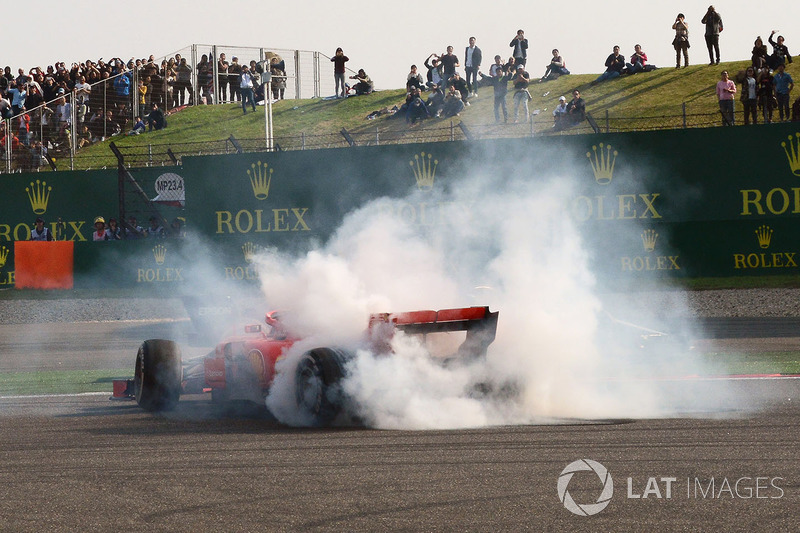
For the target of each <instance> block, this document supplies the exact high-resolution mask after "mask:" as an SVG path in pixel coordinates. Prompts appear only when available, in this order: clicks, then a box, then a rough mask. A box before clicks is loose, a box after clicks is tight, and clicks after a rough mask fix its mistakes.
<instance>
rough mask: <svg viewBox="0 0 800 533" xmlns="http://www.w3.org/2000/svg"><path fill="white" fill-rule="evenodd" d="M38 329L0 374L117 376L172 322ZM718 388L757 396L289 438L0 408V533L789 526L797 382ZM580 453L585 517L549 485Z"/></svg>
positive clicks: (795, 483)
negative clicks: (649, 411)
mask: <svg viewBox="0 0 800 533" xmlns="http://www.w3.org/2000/svg"><path fill="white" fill-rule="evenodd" d="M44 327H47V328H49V329H48V333H49V335H47V336H46V337H45V336H42V337H40V338H38V339H37V338H31V335H30V333H31V329H30V328H29V327H27V326H0V349H2V352H0V353H2V354H3V357H2V360H1V361H0V371H15V370H26V369H30V368H32V367H34V366H35V367H36V368H68V369H79V368H84V367H100V368H122V367H127V366H129V365H130V364H131V362H132V357H133V353H134V352H135V349H136V346H138V343H139V342H140V340H141V339H143V338H147V337H151V336H161V334H164V336H166V334H168V333H169V332H170V330H172V329H174V328H180V327H182V324H181V323H163V322H157V323H156V322H141V323H125V324H119V325H116V326H110V325H108V324H102V323H96V324H90V323H83V324H79V325H74V324H73V325H70V324H66V325H65V324H50V325H45V326H44ZM53 338H56V339H57V340H55V341H53V340H47V339H53ZM109 341H111V342H109ZM726 342H727V341H726ZM730 342H734V343H737V342H740V341H738V340H733V341H730ZM764 342H770V341H769V340H766V341H764ZM772 342H775V343H777V345H779V346H781V347H783V348H785V349H790V348H791V349H797V347H798V346H800V339H798V338H788V337H787V338H781V339H778V340H774V339H773V340H772ZM109 346H113V348H109ZM741 346H742V347H743V348H742V349H747V347H746V345H745V344H742V345H741ZM720 383H721V382H718V381H713V380H708V381H688V382H676V383H675V384H674V387H675V389H674V394H675V395H676V396H678V397H682V396H687V397H688V396H691V395H692V393H693V392H696V391H697V390H702V391H703V392H705V393H710V394H711V395H713V394H714V390H715V387H719V386H721V385H720ZM726 386H728V387H732V388H733V389H734V391H735V393H736V394H737V395H741V396H742V397H746V398H753V399H755V398H758V401H757V402H755V403H752V404H751V405H748V406H747V407H746V408H736V409H731V410H728V411H726V410H722V411H721V412H720V411H714V412H710V411H709V412H704V411H702V410H696V409H695V410H691V411H687V412H685V413H680V414H678V415H675V416H674V417H671V418H666V419H652V420H601V421H582V420H563V421H551V422H552V423H548V424H542V425H530V426H513V427H493V428H482V429H473V430H459V431H424V432H423V431H416V432H413V431H379V430H371V429H360V428H336V429H293V428H287V427H285V426H282V425H280V424H279V423H277V422H276V421H274V420H273V419H272V418H270V417H269V415H268V414H266V413H264V412H262V411H259V410H254V411H251V412H248V413H238V414H231V413H228V412H223V411H221V410H220V409H219V408H216V407H214V406H211V405H210V403H209V402H208V401H207V400H206V399H205V398H203V397H202V396H199V397H193V398H192V399H190V400H189V401H185V402H183V401H182V402H181V404H180V405H179V408H178V409H177V410H176V411H174V412H172V413H169V414H168V415H164V416H153V415H150V414H146V413H144V412H142V411H141V410H139V409H138V408H137V407H136V406H135V404H132V403H118V402H109V401H108V396H107V395H105V394H101V395H82V396H47V397H35V398H32V397H8V396H6V397H3V398H0V531H51V530H61V531H115V530H147V531H288V530H319V531H666V530H669V531H754V530H758V531H798V530H800V517H799V516H798V509H800V466H799V465H798V458H800V453H799V452H800V446H799V445H798V440H800V406H798V404H800V380H798V379H791V378H782V379H740V380H736V381H733V382H728V383H727V384H726ZM584 458H585V459H592V460H594V461H598V462H599V463H602V465H604V466H605V467H606V468H607V469H608V472H609V473H610V474H611V477H612V479H613V487H614V491H613V497H612V498H611V500H610V503H609V504H608V506H607V507H606V508H605V509H604V510H602V511H601V512H600V513H598V514H596V515H594V516H588V517H587V516H577V515H575V514H572V513H571V512H569V511H568V510H567V509H566V508H565V507H564V505H562V503H561V502H560V500H559V495H558V491H557V482H558V479H559V474H560V473H561V472H562V470H564V469H565V467H566V466H567V465H568V464H570V463H572V462H573V461H576V460H578V459H584ZM628 478H630V482H628ZM650 478H655V479H654V481H652V482H651V481H650ZM662 478H675V480H674V481H671V482H670V481H664V480H662ZM712 478H713V479H714V488H713V489H711V490H709V488H708V487H709V485H710V483H711V479H712ZM737 481H738V482H739V484H738V486H737V485H736V482H737ZM648 483H650V485H649V486H648ZM629 484H630V485H629ZM667 484H670V489H671V494H670V497H669V498H667V497H666V486H667ZM726 487H727V489H726ZM648 488H649V493H648V498H642V497H641V496H642V495H643V494H644V493H645V492H647V489H648ZM568 489H569V493H570V496H571V497H572V498H573V499H574V500H575V501H576V502H578V503H580V504H586V503H594V502H595V501H596V499H597V497H598V496H599V494H600V490H601V482H600V481H599V479H598V478H597V476H595V475H594V474H593V473H591V472H579V473H577V474H575V476H574V477H573V479H572V480H571V481H570V483H569V486H568ZM656 491H657V492H656ZM629 494H630V495H631V496H640V497H639V498H636V497H629ZM657 496H661V497H660V498H659V497H657ZM748 496H749V497H748Z"/></svg>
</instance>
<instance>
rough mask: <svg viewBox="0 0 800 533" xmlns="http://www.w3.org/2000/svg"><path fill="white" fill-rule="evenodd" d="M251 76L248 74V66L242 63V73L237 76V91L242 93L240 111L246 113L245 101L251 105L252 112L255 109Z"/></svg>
mask: <svg viewBox="0 0 800 533" xmlns="http://www.w3.org/2000/svg"><path fill="white" fill-rule="evenodd" d="M253 85H254V81H253V76H252V75H251V74H250V67H248V66H247V65H242V74H241V76H239V92H240V93H241V95H242V113H243V114H245V115H246V114H247V101H248V100H249V101H250V105H251V106H252V107H253V112H254V113H255V111H256V101H255V96H254V94H253Z"/></svg>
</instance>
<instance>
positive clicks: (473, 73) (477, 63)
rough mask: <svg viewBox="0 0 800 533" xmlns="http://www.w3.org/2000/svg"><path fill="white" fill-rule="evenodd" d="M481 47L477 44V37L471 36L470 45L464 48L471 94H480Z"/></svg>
mask: <svg viewBox="0 0 800 533" xmlns="http://www.w3.org/2000/svg"><path fill="white" fill-rule="evenodd" d="M481 59H483V57H482V54H481V49H480V48H478V47H477V46H475V37H470V38H469V46H467V48H466V49H465V50H464V71H465V72H466V74H467V91H469V94H470V96H478V70H480V68H481Z"/></svg>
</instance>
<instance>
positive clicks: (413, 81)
mask: <svg viewBox="0 0 800 533" xmlns="http://www.w3.org/2000/svg"><path fill="white" fill-rule="evenodd" d="M411 89H420V90H424V89H425V83H424V82H423V81H422V74H420V73H419V72H417V66H416V65H411V71H410V72H409V73H408V76H406V90H407V91H410V90H411Z"/></svg>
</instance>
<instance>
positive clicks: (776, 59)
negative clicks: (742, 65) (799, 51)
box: [767, 30, 792, 70]
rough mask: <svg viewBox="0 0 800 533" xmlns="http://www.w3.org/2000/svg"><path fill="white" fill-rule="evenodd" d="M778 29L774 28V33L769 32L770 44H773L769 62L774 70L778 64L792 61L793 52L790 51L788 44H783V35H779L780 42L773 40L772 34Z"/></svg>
mask: <svg viewBox="0 0 800 533" xmlns="http://www.w3.org/2000/svg"><path fill="white" fill-rule="evenodd" d="M775 33H776V31H775V30H772V33H770V34H769V39H767V41H769V44H771V45H772V55H771V56H770V57H769V59H768V60H767V61H768V64H769V66H770V68H772V70H776V69H777V68H778V65H780V64H785V63H786V62H789V63H791V62H792V54H790V53H789V49H788V48H786V45H785V44H783V42H784V41H783V35H778V42H777V43H776V42H775V41H773V40H772V36H773V35H775Z"/></svg>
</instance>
